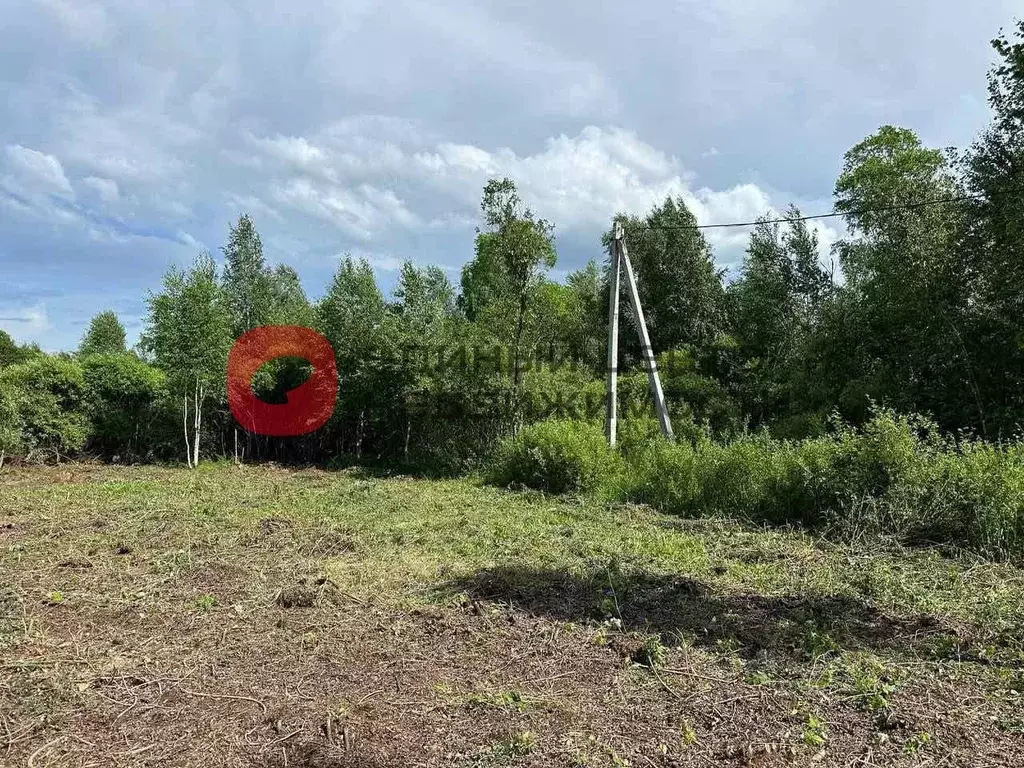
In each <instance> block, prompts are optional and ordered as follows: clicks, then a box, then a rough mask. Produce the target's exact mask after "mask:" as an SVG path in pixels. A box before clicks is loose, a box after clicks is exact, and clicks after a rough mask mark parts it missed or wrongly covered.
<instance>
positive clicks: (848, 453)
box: [492, 409, 1024, 560]
mask: <svg viewBox="0 0 1024 768" xmlns="http://www.w3.org/2000/svg"><path fill="white" fill-rule="evenodd" d="M619 437H620V440H619V447H618V450H617V451H610V450H609V449H608V448H607V447H606V445H605V441H604V436H603V434H602V433H601V431H600V429H599V428H598V427H597V426H596V425H591V424H587V423H583V422H566V421H560V422H545V423H543V424H538V425H535V426H533V427H529V428H527V429H526V430H524V431H523V433H522V434H521V435H520V437H519V438H518V439H517V440H514V441H510V442H509V443H506V444H505V445H504V446H503V447H502V450H501V451H500V460H499V462H497V463H496V465H495V468H494V471H493V472H492V479H493V480H494V481H496V482H500V483H502V484H504V485H510V484H518V485H525V486H530V487H534V488H542V489H544V490H547V491H551V492H565V491H570V492H583V491H589V490H594V489H598V490H600V492H601V493H604V494H614V495H615V497H616V498H620V499H623V500H628V501H634V502H639V503H646V504H650V505H651V506H653V507H655V508H657V509H659V510H662V511H664V512H668V513H671V514H676V515H681V516H687V517H696V516H704V515H725V516H729V517H735V518H740V519H746V520H750V521H753V522H757V523H769V524H772V525H785V524H793V523H795V524H801V525H807V526H812V527H813V526H822V525H827V526H828V527H829V528H830V529H831V530H832V531H833V532H834V533H836V534H838V535H853V534H857V535H861V534H864V533H869V534H881V535H886V536H891V537H894V538H896V539H898V540H900V541H902V542H904V543H905V544H909V545H919V544H940V545H943V546H945V547H948V548H951V549H956V550H963V551H970V552H975V553H978V554H981V555H984V556H986V557H993V558H1010V559H1017V560H1021V559H1024V442H1014V443H1009V444H1004V445H993V444H990V443H985V442H980V441H974V440H968V439H961V440H959V441H955V440H953V439H950V438H943V437H941V436H940V435H939V434H938V431H937V429H936V428H935V425H934V424H933V423H932V422H930V421H929V420H927V419H925V418H922V417H920V416H914V415H912V416H901V415H898V414H895V413H893V412H892V411H889V410H885V409H876V410H875V412H874V414H873V416H872V417H871V418H870V419H869V420H868V422H867V423H866V424H864V426H863V427H861V428H860V429H852V428H849V427H846V426H843V425H836V428H835V429H834V431H833V433H832V434H831V435H828V436H824V437H817V438H813V439H807V440H801V441H786V440H777V439H774V438H772V437H771V436H769V435H768V434H767V433H761V434H756V435H744V436H741V437H739V438H737V439H736V440H733V441H732V442H729V443H726V444H719V443H715V442H713V441H711V440H710V439H709V438H707V437H698V438H697V439H695V440H694V441H693V442H691V441H690V440H686V439H683V440H676V441H674V442H670V441H666V440H664V439H663V438H662V437H661V436H660V433H659V430H658V425H657V422H655V421H654V420H653V419H649V418H647V419H645V418H634V419H630V420H627V421H624V422H623V423H622V426H621V430H620V433H619ZM613 478H614V479H613Z"/></svg>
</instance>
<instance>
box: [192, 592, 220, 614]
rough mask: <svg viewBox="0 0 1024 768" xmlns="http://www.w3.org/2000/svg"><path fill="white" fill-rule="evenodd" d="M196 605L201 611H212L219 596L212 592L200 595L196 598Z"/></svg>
mask: <svg viewBox="0 0 1024 768" xmlns="http://www.w3.org/2000/svg"><path fill="white" fill-rule="evenodd" d="M195 605H196V608H198V609H199V610H200V611H211V610H213V609H214V608H216V607H217V596H216V595H211V594H205V595H200V596H199V597H197V598H196V602H195Z"/></svg>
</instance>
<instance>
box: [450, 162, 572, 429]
mask: <svg viewBox="0 0 1024 768" xmlns="http://www.w3.org/2000/svg"><path fill="white" fill-rule="evenodd" d="M480 208H481V210H482V212H483V225H484V226H483V229H482V230H478V232H477V237H476V251H475V255H474V257H473V260H472V261H470V262H469V263H468V264H467V265H466V266H465V267H464V268H463V270H462V303H463V306H464V308H465V311H466V313H467V316H468V317H469V318H470V319H471V320H474V321H477V322H480V323H482V324H483V325H485V326H486V327H488V328H489V329H491V331H492V332H493V333H494V334H495V335H496V337H497V338H498V340H499V341H500V342H501V343H503V344H506V345H508V346H509V347H511V355H510V356H511V361H510V364H511V369H512V392H511V395H512V399H513V406H512V414H513V420H514V421H513V427H515V426H516V425H517V421H518V416H517V415H516V414H518V412H519V405H518V403H519V399H520V398H519V395H520V380H521V377H522V367H523V356H524V352H525V350H526V348H527V347H528V344H526V343H524V342H526V341H527V339H528V338H529V333H530V326H531V324H533V321H534V320H535V312H536V309H537V298H538V291H539V288H540V286H541V284H542V281H543V275H544V272H545V270H547V269H550V268H551V267H553V266H554V265H555V260H556V254H555V244H554V234H553V232H554V230H553V227H552V225H551V224H550V223H548V222H547V221H545V220H544V219H538V218H537V217H536V216H535V215H534V214H533V212H532V211H531V210H530V209H529V208H528V207H526V205H525V204H524V203H523V201H522V199H521V198H520V197H519V192H518V190H517V189H516V185H515V183H514V182H512V181H511V180H510V179H507V178H505V179H501V180H498V179H492V180H491V181H489V182H488V183H487V185H486V186H485V187H484V193H483V199H482V200H481V203H480Z"/></svg>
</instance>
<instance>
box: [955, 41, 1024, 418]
mask: <svg viewBox="0 0 1024 768" xmlns="http://www.w3.org/2000/svg"><path fill="white" fill-rule="evenodd" d="M992 47H993V48H994V50H995V52H996V55H997V57H998V59H997V62H996V65H995V66H994V67H993V68H992V70H991V71H990V72H989V77H988V93H989V104H990V105H991V107H992V112H993V120H992V123H991V125H990V126H989V127H988V128H987V129H986V130H985V131H984V132H983V133H982V134H981V136H980V137H979V138H978V139H977V141H975V142H974V144H973V145H972V146H971V147H970V149H969V150H968V151H967V152H966V153H965V155H964V157H963V158H962V160H961V162H960V164H959V167H960V171H961V175H962V179H963V185H964V191H965V192H966V193H968V194H970V195H972V196H974V198H975V199H973V200H972V201H970V202H969V203H968V204H967V206H966V208H967V220H966V222H965V226H964V229H963V237H962V242H961V248H960V250H961V252H962V254H963V256H962V259H961V261H962V263H963V264H964V267H965V268H964V271H963V273H962V274H961V275H959V276H958V277H959V280H960V282H966V283H968V284H970V285H973V288H974V290H973V293H972V298H971V306H970V314H971V319H972V321H973V322H972V325H971V327H970V328H969V329H967V330H965V332H964V335H965V336H966V337H967V338H968V339H970V347H971V348H972V349H976V350H978V352H977V356H976V360H975V366H974V371H975V374H976V378H977V388H976V389H977V392H978V395H977V397H978V400H979V401H980V402H983V403H984V406H983V408H984V410H985V415H986V416H987V419H988V421H989V422H991V431H993V432H1002V433H1003V434H1006V433H1008V432H1011V431H1013V430H1016V429H1017V428H1018V425H1019V424H1020V423H1021V421H1022V420H1024V21H1019V22H1017V24H1016V26H1015V28H1014V29H1013V30H1012V33H1011V34H1000V35H999V36H998V37H996V38H995V39H994V40H993V41H992ZM983 426H984V423H983Z"/></svg>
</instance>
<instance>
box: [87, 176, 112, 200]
mask: <svg viewBox="0 0 1024 768" xmlns="http://www.w3.org/2000/svg"><path fill="white" fill-rule="evenodd" d="M82 183H83V184H84V185H85V186H87V187H89V188H90V189H92V190H93V191H94V192H96V194H97V195H99V198H100V200H102V201H103V202H104V203H116V202H117V201H118V199H119V198H120V196H121V195H120V192H119V191H118V189H117V182H116V181H114V180H113V179H102V178H100V177H98V176H86V177H85V178H84V179H82Z"/></svg>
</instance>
